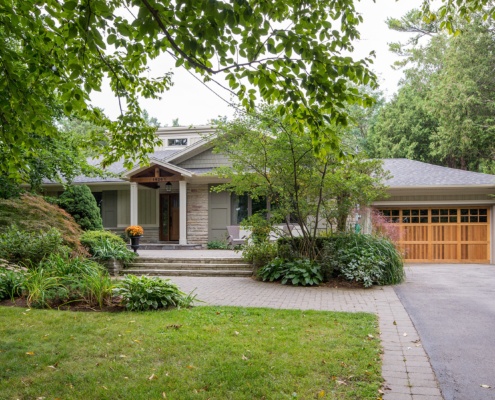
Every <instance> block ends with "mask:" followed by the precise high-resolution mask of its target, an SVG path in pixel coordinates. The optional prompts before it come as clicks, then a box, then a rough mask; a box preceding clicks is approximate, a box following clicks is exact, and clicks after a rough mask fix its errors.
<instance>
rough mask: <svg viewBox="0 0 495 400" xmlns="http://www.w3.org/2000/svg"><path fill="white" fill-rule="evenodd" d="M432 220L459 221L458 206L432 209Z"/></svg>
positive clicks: (440, 221) (437, 221) (442, 221)
mask: <svg viewBox="0 0 495 400" xmlns="http://www.w3.org/2000/svg"><path fill="white" fill-rule="evenodd" d="M431 222H432V223H433V224H437V223H442V224H446V223H452V224H455V223H457V209H456V208H452V209H449V208H439V209H433V210H431Z"/></svg>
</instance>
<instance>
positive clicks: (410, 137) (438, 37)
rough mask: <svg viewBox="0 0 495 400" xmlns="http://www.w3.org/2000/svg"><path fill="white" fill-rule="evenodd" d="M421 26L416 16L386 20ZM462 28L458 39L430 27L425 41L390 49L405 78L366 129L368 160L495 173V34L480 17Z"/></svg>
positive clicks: (397, 25) (397, 26)
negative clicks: (399, 57) (407, 161)
mask: <svg viewBox="0 0 495 400" xmlns="http://www.w3.org/2000/svg"><path fill="white" fill-rule="evenodd" d="M421 24H422V22H421V15H420V14H419V13H418V12H417V11H416V12H414V11H412V12H410V13H408V14H407V16H406V17H405V18H403V19H402V20H393V21H390V20H389V26H390V27H391V28H392V29H394V30H397V31H401V32H403V31H409V32H418V31H420V29H419V28H418V26H421ZM457 26H460V27H461V28H462V34H460V35H457V36H450V35H448V34H447V33H446V32H442V31H438V32H437V33H435V30H436V28H432V27H431V26H430V27H429V28H428V29H427V28H425V27H423V28H422V29H423V30H425V31H428V32H429V33H428V34H429V35H431V36H432V37H431V39H430V40H429V41H428V42H427V43H425V44H420V43H419V42H418V40H412V41H409V42H408V43H407V45H406V46H403V45H401V44H392V45H391V49H392V50H393V51H395V52H397V53H398V54H400V55H402V56H403V60H402V61H400V62H398V63H396V65H397V66H398V67H400V68H404V79H403V80H402V81H401V87H400V89H399V91H398V93H397V94H396V95H395V96H394V98H393V99H392V100H391V101H390V102H389V103H387V104H386V105H385V106H384V107H383V108H382V109H381V110H380V112H379V115H378V117H377V118H376V121H375V123H374V124H373V126H372V127H371V129H370V131H369V135H368V140H367V143H368V151H369V154H370V155H371V156H374V157H407V158H411V159H415V160H420V161H425V162H431V163H434V164H440V165H445V166H448V167H452V168H461V169H469V170H472V171H482V172H493V171H495V157H494V154H495V144H494V143H493V137H494V133H495V119H494V117H493V115H494V113H495V98H494V96H493V94H494V93H495V77H494V75H493V72H492V70H493V65H494V64H495V55H494V53H495V35H494V34H493V29H492V28H491V26H490V24H488V23H485V22H483V21H482V20H481V18H479V17H476V16H473V20H472V21H471V23H469V24H467V23H465V22H464V21H462V20H460V21H458V22H457ZM421 34H422V33H421Z"/></svg>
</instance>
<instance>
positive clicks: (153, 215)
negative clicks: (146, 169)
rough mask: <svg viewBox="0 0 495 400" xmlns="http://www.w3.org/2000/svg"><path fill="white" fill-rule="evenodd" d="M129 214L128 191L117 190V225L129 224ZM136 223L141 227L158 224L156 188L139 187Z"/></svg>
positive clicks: (124, 225)
mask: <svg viewBox="0 0 495 400" xmlns="http://www.w3.org/2000/svg"><path fill="white" fill-rule="evenodd" d="M130 214H131V205H130V191H129V190H119V191H118V197H117V226H119V227H126V226H128V225H129V224H130ZM138 224H139V225H141V226H142V227H157V226H158V190H155V189H149V188H146V187H141V186H140V187H139V189H138Z"/></svg>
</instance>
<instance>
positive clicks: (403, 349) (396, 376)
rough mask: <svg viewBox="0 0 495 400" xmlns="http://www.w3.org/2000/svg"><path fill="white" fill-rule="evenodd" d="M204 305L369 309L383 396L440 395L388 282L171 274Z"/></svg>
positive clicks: (390, 399) (412, 399)
mask: <svg viewBox="0 0 495 400" xmlns="http://www.w3.org/2000/svg"><path fill="white" fill-rule="evenodd" d="M173 281H174V282H176V283H177V284H178V285H179V287H180V288H181V289H182V290H183V291H185V292H190V291H192V290H194V289H195V293H197V295H198V299H200V300H202V301H204V302H205V303H206V304H210V305H223V306H242V307H268V308H281V309H301V310H325V311H349V312H370V313H375V314H377V315H378V317H379V326H380V331H381V335H380V336H381V340H382V346H383V350H384V354H383V370H382V374H383V378H384V380H385V382H384V392H385V394H384V396H383V398H384V399H387V400H401V399H407V400H420V399H422V400H426V399H427V400H441V399H443V397H442V395H441V393H440V390H439V388H438V383H437V380H436V378H435V374H434V373H433V370H432V368H431V365H430V362H429V359H428V356H427V355H426V353H425V351H424V349H423V347H422V346H421V342H420V339H419V336H418V333H417V331H416V329H415V328H414V325H413V324H412V322H411V320H410V318H409V315H408V314H407V312H406V310H405V309H404V307H403V306H402V304H401V302H400V301H399V299H398V298H397V295H396V294H395V292H394V290H393V288H392V287H373V288H371V289H340V288H329V287H310V288H302V287H293V286H284V285H280V284H277V283H264V282H258V281H255V280H253V279H250V278H217V277H214V278H202V277H174V278H173Z"/></svg>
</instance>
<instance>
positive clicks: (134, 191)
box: [130, 182, 139, 225]
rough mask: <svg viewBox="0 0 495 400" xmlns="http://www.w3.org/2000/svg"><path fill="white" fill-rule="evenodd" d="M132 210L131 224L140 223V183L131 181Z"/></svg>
mask: <svg viewBox="0 0 495 400" xmlns="http://www.w3.org/2000/svg"><path fill="white" fill-rule="evenodd" d="M130 196H131V197H130V212H131V218H130V223H131V225H138V199H139V195H138V184H137V183H136V182H131V190H130Z"/></svg>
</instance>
